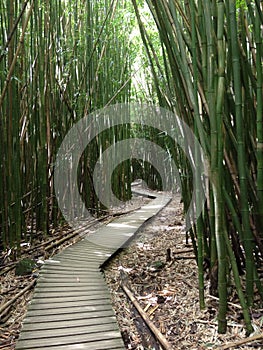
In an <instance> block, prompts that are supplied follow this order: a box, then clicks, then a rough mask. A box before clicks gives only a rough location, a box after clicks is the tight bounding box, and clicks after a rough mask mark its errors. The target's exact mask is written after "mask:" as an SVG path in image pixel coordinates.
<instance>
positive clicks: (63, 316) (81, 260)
mask: <svg viewBox="0 0 263 350" xmlns="http://www.w3.org/2000/svg"><path fill="white" fill-rule="evenodd" d="M136 193H138V194H141V195H147V196H150V197H151V198H154V199H153V200H152V201H151V202H150V203H149V204H147V205H145V206H143V207H141V208H140V209H139V210H136V211H134V212H133V213H132V214H130V215H128V216H125V217H120V218H118V219H116V220H114V221H113V222H111V223H109V224H108V225H106V226H104V227H102V228H100V229H99V230H97V231H96V232H95V233H94V234H92V236H89V237H86V238H85V239H83V240H82V241H80V242H78V243H76V244H74V245H73V246H70V247H68V248H66V249H65V250H64V251H63V252H61V253H59V254H57V255H56V256H55V257H53V259H50V260H47V261H46V262H45V265H44V267H43V268H42V269H41V271H40V277H39V279H38V282H37V286H36V288H35V292H34V295H33V298H32V300H31V302H30V305H29V307H28V311H27V314H26V317H25V319H24V322H23V327H22V331H21V334H20V337H19V339H18V342H17V345H16V349H17V350H22V349H24V350H30V349H37V350H109V349H112V350H117V349H125V346H124V343H123V340H122V337H121V333H120V331H119V328H118V324H117V321H116V317H115V314H114V311H113V309H112V306H111V298H110V293H109V291H108V288H107V284H106V282H105V280H104V278H103V275H102V273H101V269H100V268H101V265H103V264H104V263H105V261H107V260H108V259H109V258H110V257H111V256H112V255H113V254H114V253H115V252H116V250H118V248H120V247H122V246H124V245H125V244H126V243H127V242H128V241H129V240H130V239H131V238H132V237H133V236H134V234H135V232H136V231H137V230H138V229H139V228H140V226H141V225H142V224H143V223H144V222H145V221H147V220H148V219H149V218H151V217H152V216H154V215H156V214H157V213H158V212H159V211H160V210H161V209H162V208H163V207H164V206H165V205H167V204H168V203H169V201H170V200H171V197H170V196H169V195H167V194H154V195H153V193H152V192H150V193H149V192H147V191H143V190H138V191H136Z"/></svg>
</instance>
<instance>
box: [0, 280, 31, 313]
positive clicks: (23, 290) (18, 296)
mask: <svg viewBox="0 0 263 350" xmlns="http://www.w3.org/2000/svg"><path fill="white" fill-rule="evenodd" d="M35 283H36V280H33V281H32V282H30V283H29V285H28V286H26V287H25V288H24V289H22V290H21V291H20V292H19V293H18V294H16V295H15V296H14V297H13V298H12V299H11V300H9V301H8V302H7V303H5V304H4V305H2V306H1V307H0V318H1V315H2V314H3V313H4V311H5V310H6V309H7V308H8V307H9V306H10V305H12V304H13V303H14V302H15V301H16V300H17V299H18V298H20V297H21V296H22V295H23V294H25V293H26V292H27V291H28V290H29V289H31V288H32V287H33V286H34V285H35Z"/></svg>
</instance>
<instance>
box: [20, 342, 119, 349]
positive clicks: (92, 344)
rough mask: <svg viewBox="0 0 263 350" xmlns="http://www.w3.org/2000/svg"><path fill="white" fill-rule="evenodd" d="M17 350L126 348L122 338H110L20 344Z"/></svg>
mask: <svg viewBox="0 0 263 350" xmlns="http://www.w3.org/2000/svg"><path fill="white" fill-rule="evenodd" d="M16 349H17V350H27V349H37V350H119V349H122V350H124V349H125V347H124V344H123V341H122V339H109V340H100V339H97V340H96V341H94V342H87V341H83V342H81V343H80V342H78V341H76V343H74V344H68V345H61V344H60V345H55V346H48V347H46V346H43V345H42V344H39V345H38V347H33V348H27V347H20V346H19V344H18V346H17V347H16Z"/></svg>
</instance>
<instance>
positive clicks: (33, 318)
mask: <svg viewBox="0 0 263 350" xmlns="http://www.w3.org/2000/svg"><path fill="white" fill-rule="evenodd" d="M54 311H55V310H54ZM107 316H115V313H114V311H113V310H112V307H111V309H108V310H100V311H94V312H89V313H87V312H79V313H71V314H70V313H69V314H60V315H56V314H54V315H50V314H49V315H42V316H39V315H28V314H27V315H26V318H25V321H26V322H29V323H32V322H36V323H37V322H38V323H45V322H53V321H54V322H55V321H59V322H64V321H68V320H83V319H87V318H90V319H92V318H101V317H107Z"/></svg>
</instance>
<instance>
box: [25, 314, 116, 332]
mask: <svg viewBox="0 0 263 350" xmlns="http://www.w3.org/2000/svg"><path fill="white" fill-rule="evenodd" d="M107 323H115V324H116V318H115V316H102V317H97V318H83V319H76V320H75V319H70V320H63V321H52V322H42V323H39V322H34V323H30V322H24V323H23V328H22V330H23V332H24V331H25V332H33V331H36V330H51V329H62V328H67V329H70V328H71V327H82V326H94V325H97V324H107Z"/></svg>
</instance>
